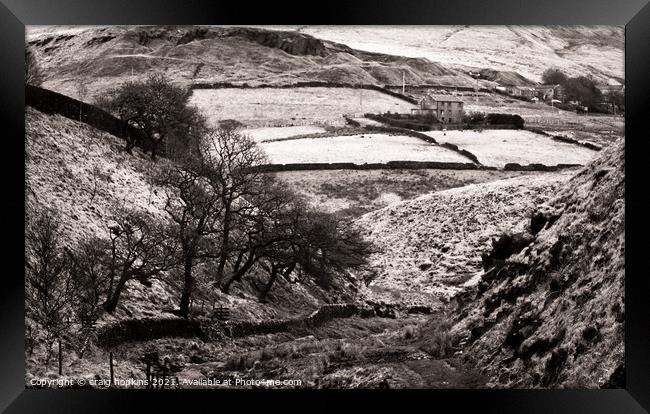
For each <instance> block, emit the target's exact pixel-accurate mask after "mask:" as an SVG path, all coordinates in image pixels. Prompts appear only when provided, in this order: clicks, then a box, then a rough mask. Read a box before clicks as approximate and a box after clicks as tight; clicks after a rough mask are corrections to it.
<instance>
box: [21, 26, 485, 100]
mask: <svg viewBox="0 0 650 414" xmlns="http://www.w3.org/2000/svg"><path fill="white" fill-rule="evenodd" d="M27 41H28V44H29V45H30V46H32V47H33V48H34V49H35V50H36V53H37V55H38V59H39V63H40V64H41V65H42V66H43V69H44V73H45V83H44V86H45V87H46V88H48V89H52V90H55V91H57V92H60V93H64V94H66V95H70V96H75V97H77V96H78V89H79V88H78V85H79V83H84V84H85V85H86V87H87V89H88V92H89V95H88V96H95V94H96V93H97V92H101V91H103V90H106V89H107V88H110V87H113V86H115V84H116V82H121V81H125V80H130V79H137V78H140V77H143V76H145V75H146V74H147V73H148V72H149V71H151V70H157V71H162V72H164V73H166V74H167V75H169V76H170V77H171V78H172V79H174V80H175V81H176V82H178V83H180V84H185V85H189V84H190V83H192V82H246V83H248V84H250V85H255V84H273V85H281V84H290V83H295V82H298V81H328V82H341V83H352V84H375V85H384V84H393V85H400V84H401V83H402V73H404V76H405V77H406V81H407V82H408V83H410V84H443V85H452V86H473V85H474V84H475V81H474V80H473V79H472V78H471V77H469V76H468V75H467V74H466V73H464V72H462V71H458V70H455V69H451V68H449V67H446V66H443V65H441V64H439V63H435V62H433V61H430V60H428V59H424V58H405V57H400V56H392V55H386V54H380V53H371V52H365V51H360V50H354V49H351V48H349V47H348V46H345V45H343V44H339V43H334V42H330V41H325V40H321V39H317V38H315V37H312V36H309V35H305V34H301V33H296V32H291V31H288V32H283V31H276V30H266V29H253V28H242V27H196V26H193V27H178V26H164V27H151V26H108V27H100V26H88V27H56V26H55V27H47V28H46V27H38V26H36V27H34V28H30V29H29V30H28V34H27Z"/></svg>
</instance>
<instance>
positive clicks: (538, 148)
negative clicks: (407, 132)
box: [426, 129, 596, 167]
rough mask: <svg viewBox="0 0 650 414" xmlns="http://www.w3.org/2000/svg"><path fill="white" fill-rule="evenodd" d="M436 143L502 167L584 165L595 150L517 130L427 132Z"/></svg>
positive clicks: (486, 163) (489, 164)
mask: <svg viewBox="0 0 650 414" xmlns="http://www.w3.org/2000/svg"><path fill="white" fill-rule="evenodd" d="M426 134H427V135H429V136H431V137H433V138H435V139H436V141H438V142H440V143H451V144H455V145H458V147H459V148H461V149H466V150H468V151H469V152H471V153H472V154H474V155H476V157H477V158H478V160H479V161H480V162H481V164H484V165H488V166H493V167H503V166H504V165H505V164H507V163H518V164H522V165H524V164H534V163H540V164H545V165H556V164H586V163H587V162H588V161H589V160H590V159H591V158H592V157H593V156H594V154H596V151H593V150H590V149H588V148H585V147H581V146H579V145H575V144H569V143H565V142H560V141H556V140H554V139H552V138H551V137H547V136H544V135H541V134H536V133H533V132H530V131H520V130H507V129H500V130H484V131H480V132H478V131H430V132H426Z"/></svg>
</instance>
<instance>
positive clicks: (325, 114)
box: [190, 87, 413, 127]
mask: <svg viewBox="0 0 650 414" xmlns="http://www.w3.org/2000/svg"><path fill="white" fill-rule="evenodd" d="M190 102H191V103H192V104H193V105H196V106H198V107H199V109H200V110H201V112H202V113H203V114H205V115H206V116H207V117H208V120H209V121H210V123H211V124H213V125H217V123H218V122H219V121H221V120H225V119H235V120H237V121H239V122H242V123H243V124H244V125H246V126H247V127H264V126H290V125H310V124H324V125H335V126H340V125H344V124H345V120H344V119H343V117H342V115H343V114H362V113H366V112H372V113H378V112H387V111H391V112H404V113H408V112H410V110H411V108H412V107H413V105H412V104H410V103H408V102H406V101H403V100H401V99H398V98H395V97H393V96H390V95H387V94H384V93H381V92H378V91H374V90H366V89H355V88H325V87H313V88H291V89H288V88H287V89H280V88H277V89H271V88H257V89H240V88H224V89H197V90H195V91H194V93H193V94H192V98H191V101H190Z"/></svg>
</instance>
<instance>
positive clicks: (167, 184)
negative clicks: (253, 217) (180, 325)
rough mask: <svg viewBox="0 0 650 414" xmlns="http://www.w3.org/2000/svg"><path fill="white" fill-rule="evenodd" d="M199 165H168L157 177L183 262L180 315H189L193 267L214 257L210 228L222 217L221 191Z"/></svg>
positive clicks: (192, 287)
mask: <svg viewBox="0 0 650 414" xmlns="http://www.w3.org/2000/svg"><path fill="white" fill-rule="evenodd" d="M197 170H198V171H200V168H182V167H180V166H174V167H170V168H168V169H166V170H164V172H163V173H162V174H161V175H160V177H158V183H159V184H160V185H162V186H164V188H166V189H168V193H167V201H166V203H165V211H166V212H167V213H168V214H169V217H170V218H171V219H172V221H173V222H174V224H175V225H174V226H173V232H174V236H175V237H176V239H177V240H178V241H179V243H180V253H181V261H182V265H183V288H182V294H181V300H180V306H179V315H180V316H183V317H187V316H188V315H189V305H190V301H191V295H192V291H193V289H194V276H193V274H192V271H193V269H194V267H195V266H196V265H198V264H200V263H203V262H205V261H207V260H210V259H211V258H213V257H215V253H214V251H215V250H216V247H215V246H214V242H213V241H214V240H213V237H212V235H213V229H214V228H215V227H217V225H216V223H215V221H217V220H219V219H220V218H221V215H220V211H221V206H222V204H221V202H220V194H217V193H215V192H214V191H213V188H212V187H211V186H210V185H209V183H208V182H207V180H206V179H205V177H203V176H202V175H200V173H199V172H197Z"/></svg>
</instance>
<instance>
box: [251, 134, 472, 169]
mask: <svg viewBox="0 0 650 414" xmlns="http://www.w3.org/2000/svg"><path fill="white" fill-rule="evenodd" d="M261 146H262V148H263V149H264V151H265V152H266V154H267V155H268V157H269V159H270V161H271V163H273V164H290V163H320V162H329V163H333V162H352V163H355V164H365V163H375V162H388V161H439V162H470V161H469V159H467V158H465V157H463V156H462V155H460V154H458V153H456V152H454V151H451V150H448V149H446V148H442V147H438V146H435V145H432V144H429V143H427V142H425V141H422V140H421V139H418V138H413V137H407V136H395V135H387V134H366V135H350V136H343V137H328V138H301V139H295V140H288V141H275V142H264V143H262V144H261Z"/></svg>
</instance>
